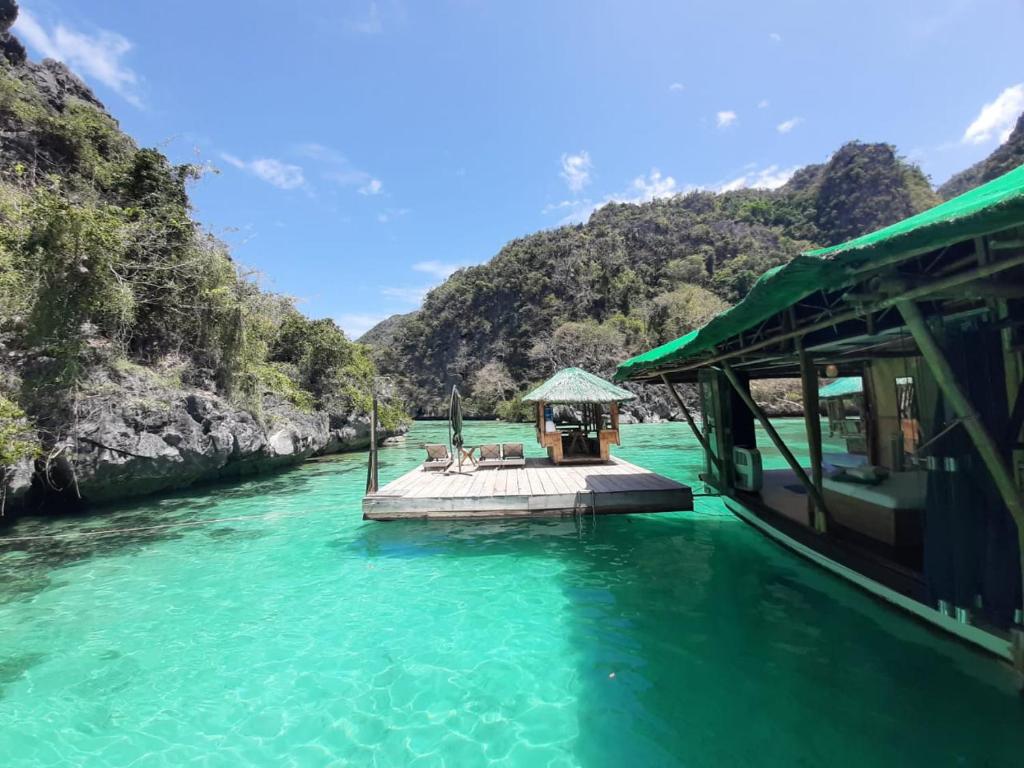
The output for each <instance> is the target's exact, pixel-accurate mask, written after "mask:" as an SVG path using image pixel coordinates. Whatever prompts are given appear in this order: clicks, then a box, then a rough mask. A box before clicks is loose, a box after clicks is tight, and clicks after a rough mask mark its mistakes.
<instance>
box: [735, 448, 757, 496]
mask: <svg viewBox="0 0 1024 768" xmlns="http://www.w3.org/2000/svg"><path fill="white" fill-rule="evenodd" d="M732 464H733V467H735V469H736V487H737V488H738V489H739V490H741V491H760V490H761V485H762V481H763V478H762V476H761V452H760V451H759V450H757V449H756V448H733V449H732Z"/></svg>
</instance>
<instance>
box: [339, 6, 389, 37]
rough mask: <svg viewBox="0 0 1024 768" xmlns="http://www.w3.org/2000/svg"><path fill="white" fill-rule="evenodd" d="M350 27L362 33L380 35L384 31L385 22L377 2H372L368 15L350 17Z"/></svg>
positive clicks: (348, 23)
mask: <svg viewBox="0 0 1024 768" xmlns="http://www.w3.org/2000/svg"><path fill="white" fill-rule="evenodd" d="M346 23H347V25H348V28H349V29H351V30H352V31H353V32H358V33H359V34H361V35H379V34H380V33H381V32H383V31H384V22H383V21H382V20H381V17H380V8H378V7H377V3H370V7H369V9H368V10H367V12H366V16H365V17H364V18H362V19H350V20H349V21H348V22H346Z"/></svg>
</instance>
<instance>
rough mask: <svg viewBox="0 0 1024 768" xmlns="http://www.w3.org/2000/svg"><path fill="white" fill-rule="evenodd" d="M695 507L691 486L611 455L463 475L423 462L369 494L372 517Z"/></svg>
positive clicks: (366, 511) (367, 514)
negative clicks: (600, 460)
mask: <svg viewBox="0 0 1024 768" xmlns="http://www.w3.org/2000/svg"><path fill="white" fill-rule="evenodd" d="M692 508H693V494H692V493H691V491H690V489H689V487H687V486H685V485H683V484H682V483H677V482H676V481H675V480H670V479H668V478H667V477H662V476H661V475H658V474H655V473H654V472H651V471H649V470H646V469H643V468H642V467H638V466H636V465H635V464H630V463H629V462H628V461H623V460H622V459H618V458H612V460H611V461H609V462H608V463H607V464H586V465H572V466H569V465H561V466H555V465H554V464H552V463H550V462H549V461H547V460H546V459H527V461H526V466H525V467H507V468H501V469H470V468H467V467H463V472H462V474H459V473H458V472H456V471H455V469H454V466H453V468H452V469H451V470H449V471H448V472H446V473H445V472H425V471H423V470H422V469H420V468H419V467H417V468H416V469H414V470H412V471H411V472H407V473H406V474H404V475H402V476H401V477H399V478H398V479H397V480H393V481H392V482H390V483H388V484H387V485H385V486H384V487H382V488H381V489H380V490H379V491H377V492H376V493H372V494H369V495H367V496H364V497H363V518H364V519H366V520H398V519H404V518H411V519H425V518H431V519H442V520H444V519H448V520H451V519H460V518H470V517H472V518H498V517H561V516H563V515H571V514H573V512H574V511H575V510H577V509H580V510H582V511H585V512H586V513H587V514H590V513H595V514H599V515H608V514H625V513H630V512H672V511H679V510H689V509H692Z"/></svg>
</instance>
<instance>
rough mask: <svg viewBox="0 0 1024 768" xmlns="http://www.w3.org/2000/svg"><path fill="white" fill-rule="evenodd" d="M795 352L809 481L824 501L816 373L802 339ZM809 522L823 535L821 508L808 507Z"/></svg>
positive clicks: (823, 514) (825, 527) (823, 524)
mask: <svg viewBox="0 0 1024 768" xmlns="http://www.w3.org/2000/svg"><path fill="white" fill-rule="evenodd" d="M796 348H797V352H798V353H799V355H800V384H801V386H802V388H803V395H804V424H805V425H806V427H807V446H808V448H809V450H810V454H811V479H812V480H813V482H814V487H815V488H817V489H818V495H819V496H820V497H821V498H822V499H824V498H825V492H824V489H823V487H822V484H823V480H822V471H821V462H822V456H821V413H820V410H819V401H818V372H817V371H816V370H815V368H814V360H812V359H811V356H810V355H809V354H808V353H807V349H806V348H805V347H804V340H803V338H802V337H801V338H797V340H796ZM808 512H809V516H810V522H811V523H812V524H813V525H814V530H816V531H818V533H824V532H825V530H826V529H827V527H828V524H827V522H826V513H825V510H824V509H823V508H821V509H819V508H817V506H816V505H815V504H811V505H810V509H809V510H808Z"/></svg>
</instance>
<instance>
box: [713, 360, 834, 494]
mask: <svg viewBox="0 0 1024 768" xmlns="http://www.w3.org/2000/svg"><path fill="white" fill-rule="evenodd" d="M719 365H721V366H722V372H723V373H724V374H725V377H726V378H727V379H728V380H729V383H730V384H732V388H733V389H735V390H736V394H738V395H739V396H740V399H741V400H742V401H743V402H744V404H746V406H747V408H749V409H750V412H751V413H753V414H754V418H756V419H757V420H758V421H759V422H761V426H762V427H763V428H764V431H765V432H767V433H768V437H770V438H771V440H772V442H773V443H775V447H776V448H777V449H778V451H779V453H781V454H782V458H784V459H785V460H786V463H787V464H789V468H790V469H792V470H793V472H794V473H795V474H796V476H797V479H798V480H799V481H800V483H801V484H802V485H803V487H804V488H806V489H807V493H809V494H810V496H811V498H812V499H813V500H814V503H815V504H817V505H818V509H820V510H821V512H822V514H825V500H824V499H823V498H822V497H821V494H820V493H818V489H817V488H816V487H815V485H814V483H812V482H811V478H809V477H808V476H807V473H806V472H805V471H804V468H803V467H801V466H800V462H799V461H797V460H796V456H794V455H793V453H792V451H790V450H789V447H788V446H787V445H786V444H785V443H784V442H783V441H782V437H781V435H779V433H778V432H776V431H775V427H774V426H773V425H772V423H771V422H770V421H768V417H767V416H766V415H765V412H764V411H763V410H761V406H759V405H758V404H757V403H755V402H754V398H753V397H751V396H750V392H748V391H747V390H746V389H745V388H744V387H743V384H741V383H740V380H739V377H737V376H736V371H734V370H733V369H732V366H731V365H729V363H728V361H726V360H722V361H721V362H720V363H719Z"/></svg>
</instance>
